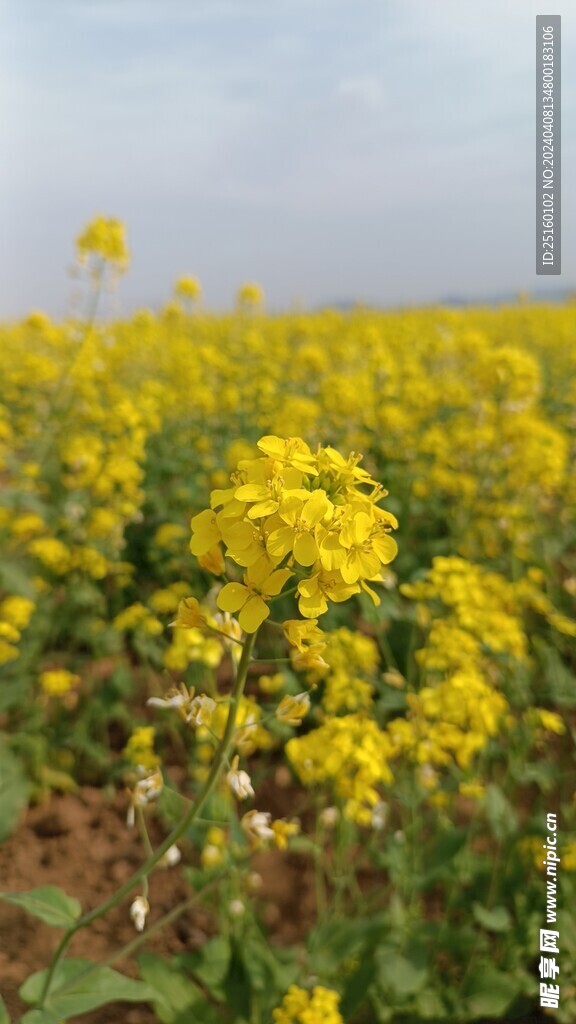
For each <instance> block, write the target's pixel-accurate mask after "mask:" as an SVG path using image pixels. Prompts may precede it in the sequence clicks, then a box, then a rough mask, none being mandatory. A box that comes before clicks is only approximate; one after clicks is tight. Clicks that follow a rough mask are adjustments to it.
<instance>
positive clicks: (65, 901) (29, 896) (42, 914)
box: [0, 885, 82, 928]
mask: <svg viewBox="0 0 576 1024" xmlns="http://www.w3.org/2000/svg"><path fill="white" fill-rule="evenodd" d="M0 899H3V900H5V901H6V903H15V904H16V906H17V907H23V908H24V910H27V911H28V913H29V914H32V916H33V917H38V918H39V919H40V920H41V921H45V922H46V924H51V925H53V926H54V927H56V928H69V927H70V925H73V924H74V923H75V922H76V921H77V920H78V918H79V917H80V914H81V913H82V907H81V905H80V902H79V900H77V899H75V898H74V896H67V895H66V893H65V892H64V891H63V890H62V889H59V888H58V886H57V885H43V886H41V887H40V888H39V889H30V891H29V892H3V893H0Z"/></svg>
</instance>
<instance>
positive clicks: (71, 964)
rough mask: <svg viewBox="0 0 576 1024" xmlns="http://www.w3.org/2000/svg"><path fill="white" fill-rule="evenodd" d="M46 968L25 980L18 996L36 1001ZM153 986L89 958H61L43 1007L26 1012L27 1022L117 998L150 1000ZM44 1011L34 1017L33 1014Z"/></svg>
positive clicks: (40, 1022)
mask: <svg viewBox="0 0 576 1024" xmlns="http://www.w3.org/2000/svg"><path fill="white" fill-rule="evenodd" d="M46 973H47V972H46V971H39V972H37V973H36V974H32V975H30V977H29V978H28V979H27V980H26V981H25V982H24V984H23V985H22V987H21V988H20V992H19V994H20V997H21V999H23V1001H24V1002H25V1003H38V1002H39V1001H40V999H41V997H42V991H43V987H44V981H45V978H46ZM154 995H155V993H154V990H153V989H152V988H151V987H150V986H149V985H147V984H145V983H144V982H142V981H135V980H134V979H133V978H126V977H124V975H122V974H119V973H118V971H113V970H112V968H110V967H95V966H94V964H91V963H90V961H89V960H83V959H80V958H74V959H70V960H62V961H61V962H60V963H59V965H58V967H57V968H56V971H55V974H54V979H53V983H52V988H51V992H50V995H49V997H48V999H47V1000H46V1004H45V1007H44V1008H42V1009H36V1010H33V1011H32V1012H31V1014H30V1015H27V1018H25V1020H26V1024H30V1022H31V1024H48V1022H49V1020H50V1017H49V1016H48V1014H52V1015H53V1016H54V1017H55V1018H57V1019H58V1020H61V1019H62V1018H69V1017H71V1016H74V1015H76V1014H81V1013H87V1012H88V1011H89V1010H95V1009H96V1008H97V1007H98V1006H105V1005H106V1003H112V1002H116V1001H123V1002H150V1001H152V999H153V998H154ZM34 1013H36V1014H37V1015H38V1014H44V1013H46V1015H47V1016H46V1019H44V1017H42V1016H37V1017H34V1016H33V1014H34Z"/></svg>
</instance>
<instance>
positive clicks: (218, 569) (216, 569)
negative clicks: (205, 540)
mask: <svg viewBox="0 0 576 1024" xmlns="http://www.w3.org/2000/svg"><path fill="white" fill-rule="evenodd" d="M198 564H199V565H200V566H202V568H203V569H206V571H207V572H211V573H212V575H213V576H222V573H224V572H225V570H226V565H225V562H224V555H223V554H222V548H221V547H220V545H219V544H215V545H214V547H213V548H210V550H209V551H206V552H205V553H204V554H203V555H199V556H198Z"/></svg>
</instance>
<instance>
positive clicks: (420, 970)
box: [376, 943, 428, 999]
mask: <svg viewBox="0 0 576 1024" xmlns="http://www.w3.org/2000/svg"><path fill="white" fill-rule="evenodd" d="M376 972H377V978H378V982H379V985H380V986H381V988H383V989H384V990H385V991H386V992H391V993H392V994H393V995H395V996H398V997H399V998H401V999H402V998H406V996H411V995H414V993H415V992H418V990H419V989H421V988H423V986H424V984H425V982H426V979H427V976H428V967H427V954H426V950H425V948H424V947H423V946H419V945H417V944H416V943H414V944H413V945H412V947H411V948H410V949H408V950H407V951H406V953H399V952H398V951H397V950H395V949H392V948H391V947H390V946H380V947H379V948H378V949H377V950H376Z"/></svg>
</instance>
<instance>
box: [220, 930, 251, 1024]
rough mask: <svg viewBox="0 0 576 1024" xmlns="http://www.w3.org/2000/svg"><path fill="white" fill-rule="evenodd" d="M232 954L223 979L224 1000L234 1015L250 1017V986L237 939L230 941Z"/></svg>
mask: <svg viewBox="0 0 576 1024" xmlns="http://www.w3.org/2000/svg"><path fill="white" fill-rule="evenodd" d="M231 948H232V956H231V957H230V963H229V964H228V973H227V975H226V978H225V979H224V992H225V994H226V1002H227V1004H228V1006H230V1007H231V1008H232V1009H233V1010H234V1012H235V1014H236V1016H237V1017H238V1016H239V1017H246V1019H249V1018H250V1011H251V1008H252V986H251V984H250V976H249V974H248V972H247V970H246V967H245V964H244V959H243V956H242V949H241V946H240V944H239V943H238V942H237V940H235V939H232V941H231Z"/></svg>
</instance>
